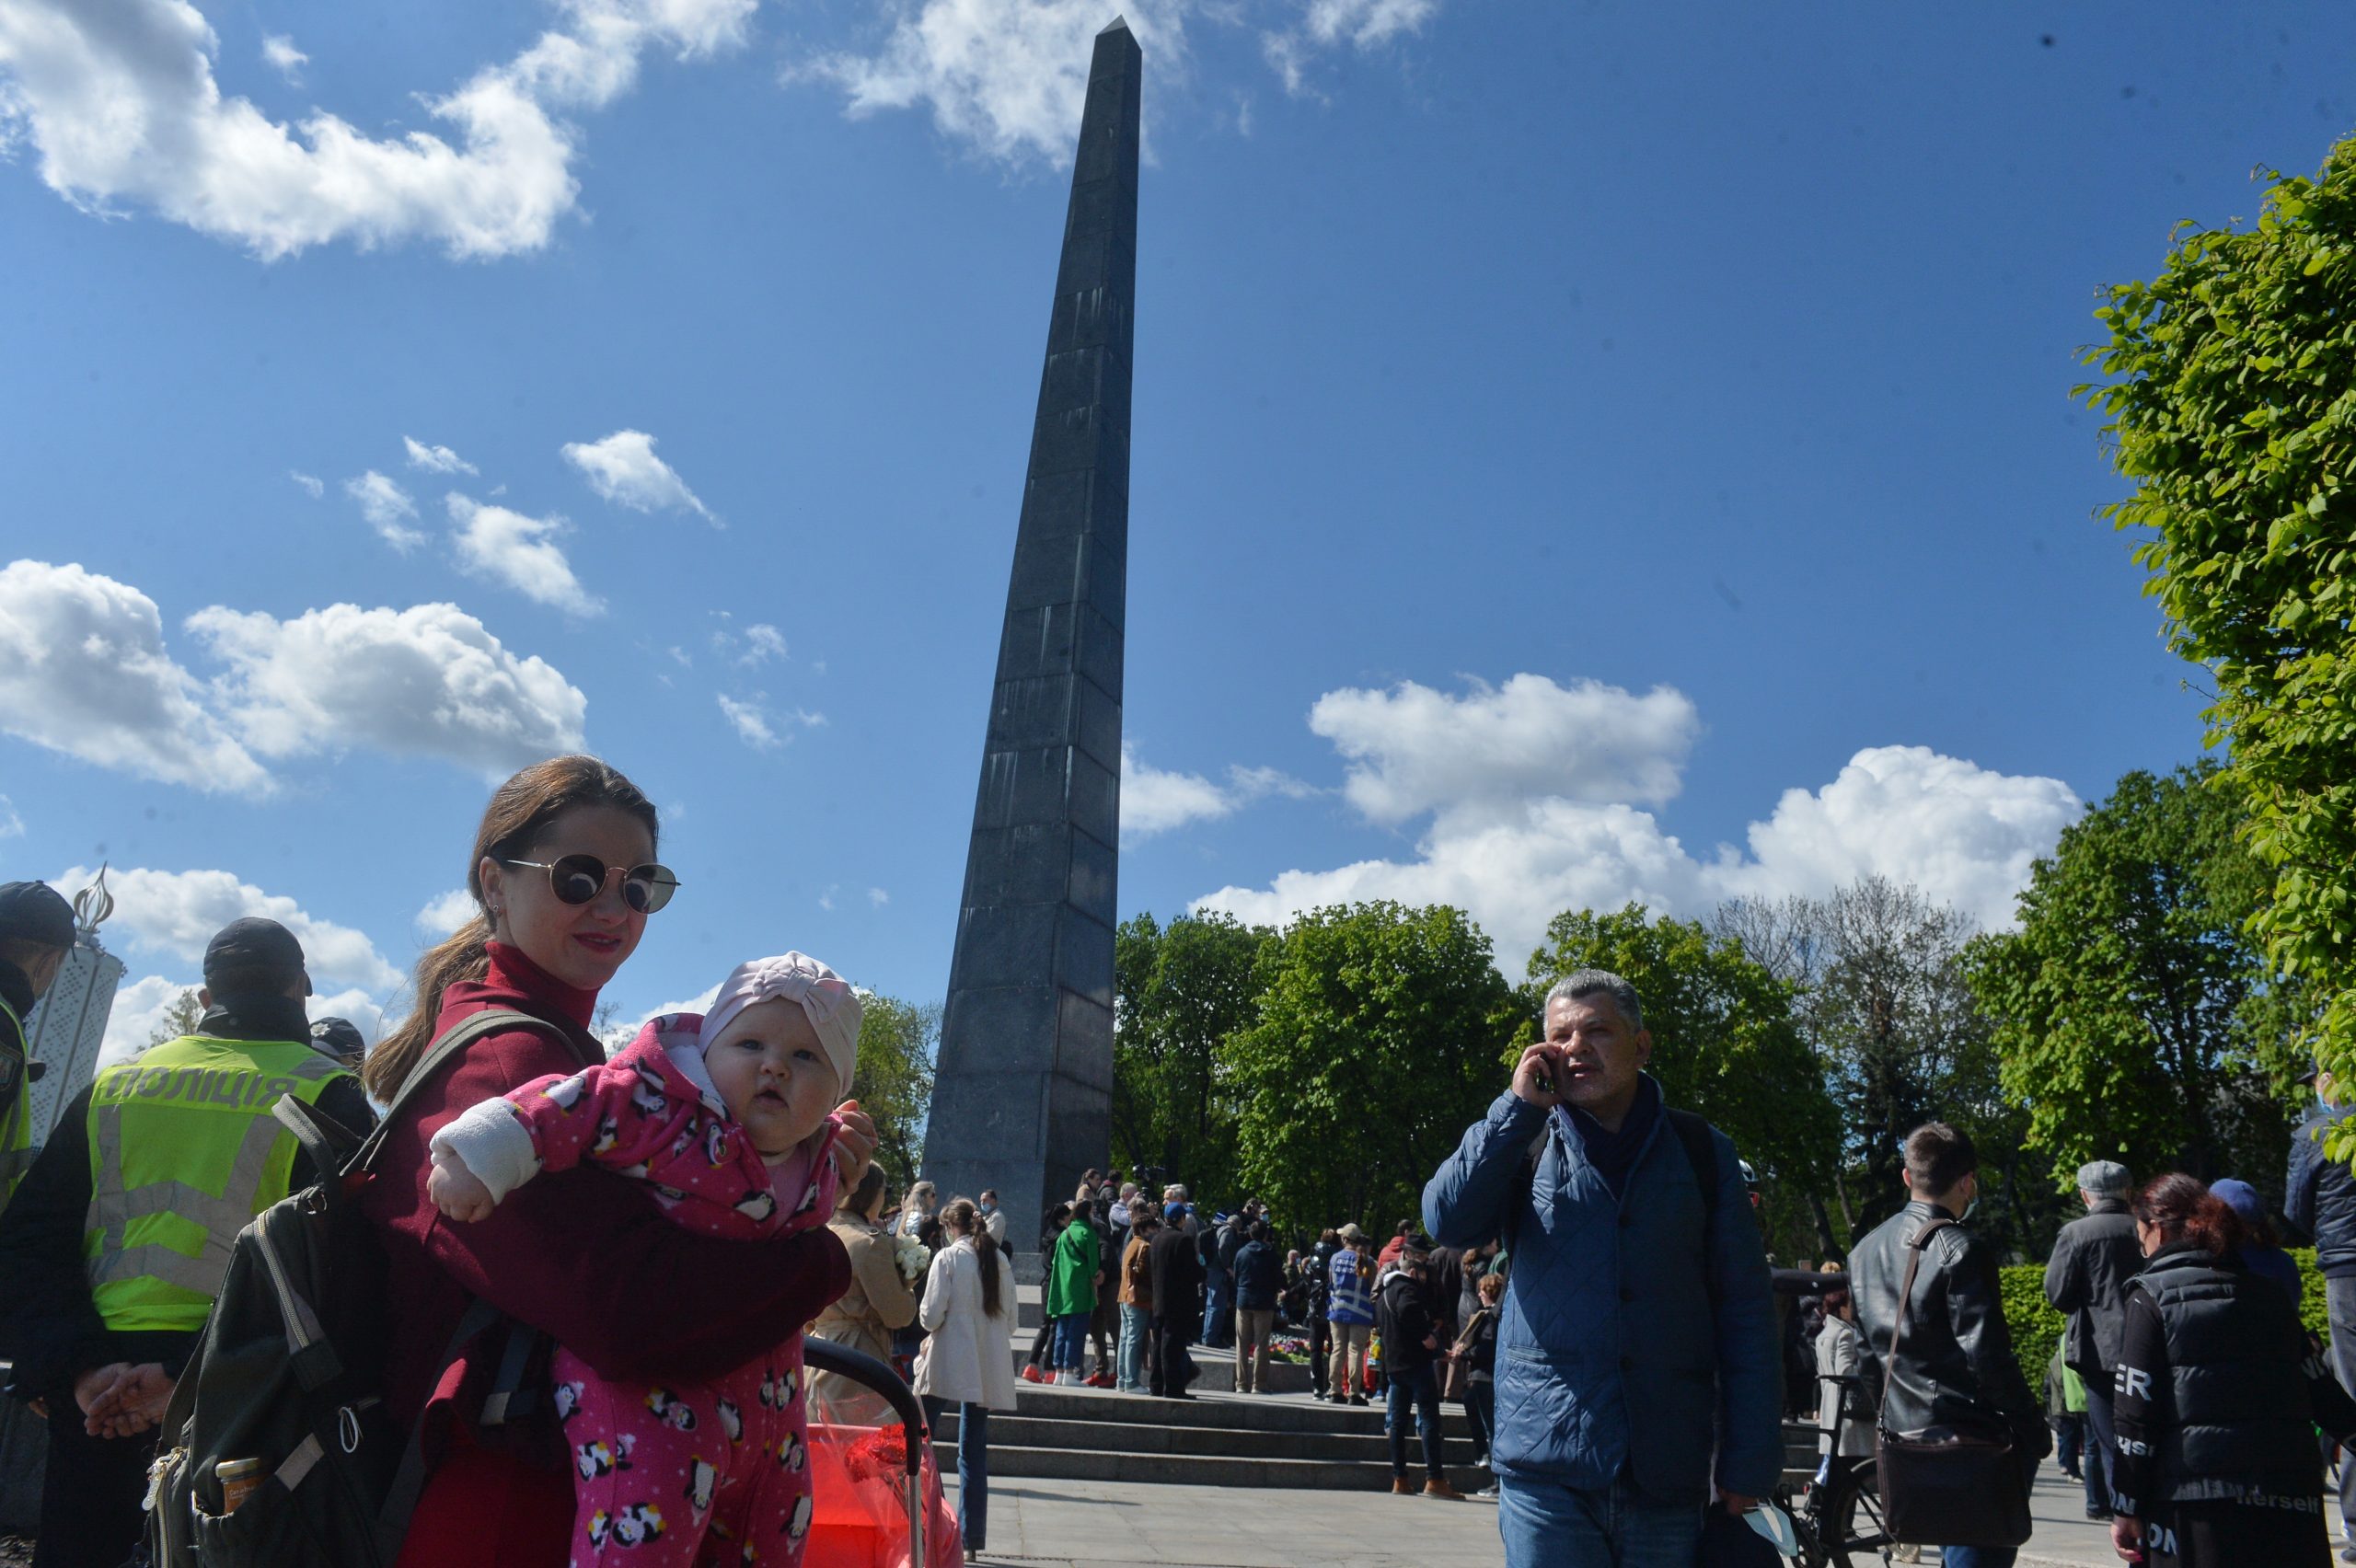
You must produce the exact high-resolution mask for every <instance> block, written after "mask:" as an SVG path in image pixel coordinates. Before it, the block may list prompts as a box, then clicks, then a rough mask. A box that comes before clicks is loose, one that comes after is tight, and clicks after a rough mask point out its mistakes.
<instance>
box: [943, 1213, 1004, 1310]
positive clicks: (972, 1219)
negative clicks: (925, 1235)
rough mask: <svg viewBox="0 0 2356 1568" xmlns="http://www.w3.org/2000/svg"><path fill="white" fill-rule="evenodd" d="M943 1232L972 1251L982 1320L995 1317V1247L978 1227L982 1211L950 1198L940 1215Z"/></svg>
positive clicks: (995, 1243) (996, 1278)
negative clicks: (978, 1273)
mask: <svg viewBox="0 0 2356 1568" xmlns="http://www.w3.org/2000/svg"><path fill="white" fill-rule="evenodd" d="M941 1228H943V1229H947V1230H953V1231H955V1232H956V1233H957V1238H958V1239H959V1240H961V1241H963V1242H964V1243H965V1245H967V1246H968V1247H971V1248H972V1249H973V1250H974V1256H975V1258H976V1261H978V1262H980V1263H981V1265H982V1316H983V1317H985V1318H995V1317H997V1316H998V1313H999V1299H998V1243H997V1242H995V1241H993V1240H991V1239H990V1233H989V1230H988V1228H987V1227H985V1226H984V1225H983V1224H982V1211H981V1210H979V1209H977V1208H976V1207H975V1206H974V1200H973V1199H971V1198H952V1199H950V1200H949V1206H948V1207H947V1208H945V1209H942V1210H941Z"/></svg>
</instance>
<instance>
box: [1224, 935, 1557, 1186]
mask: <svg viewBox="0 0 2356 1568" xmlns="http://www.w3.org/2000/svg"><path fill="white" fill-rule="evenodd" d="M1256 974H1257V978H1258V980H1259V983H1260V992H1261V994H1260V997H1259V1016H1258V1020H1257V1021H1256V1022H1254V1023H1253V1025H1252V1026H1251V1027H1250V1028H1248V1029H1245V1030H1243V1031H1242V1032H1239V1033H1235V1034H1231V1035H1229V1036H1228V1037H1227V1038H1226V1039H1225V1040H1224V1041H1222V1042H1221V1043H1220V1044H1219V1047H1218V1064H1219V1067H1220V1069H1221V1072H1222V1073H1223V1075H1224V1078H1225V1081H1226V1082H1227V1083H1228V1084H1229V1085H1230V1086H1231V1087H1232V1090H1233V1093H1234V1096H1235V1106H1236V1121H1235V1138H1236V1157H1237V1175H1238V1177H1239V1178H1240V1179H1241V1181H1242V1183H1243V1185H1244V1186H1245V1187H1246V1188H1248V1189H1249V1191H1250V1192H1251V1193H1253V1194H1254V1195H1257V1196H1259V1197H1263V1198H1265V1199H1266V1200H1267V1202H1268V1204H1269V1206H1270V1207H1271V1208H1272V1209H1273V1210H1274V1211H1275V1212H1276V1216H1277V1217H1278V1219H1279V1220H1281V1221H1282V1222H1283V1223H1284V1224H1286V1225H1287V1226H1289V1227H1296V1228H1316V1227H1320V1226H1327V1225H1339V1224H1341V1223H1343V1222H1344V1221H1345V1220H1357V1221H1359V1222H1360V1223H1362V1224H1365V1225H1367V1226H1368V1228H1369V1229H1375V1228H1380V1231H1383V1232H1388V1231H1389V1230H1390V1228H1391V1227H1392V1223H1393V1222H1395V1221H1396V1220H1398V1219H1400V1218H1402V1217H1404V1216H1409V1215H1414V1214H1418V1213H1420V1212H1421V1211H1422V1199H1423V1189H1424V1183H1425V1182H1426V1181H1428V1180H1429V1179H1430V1178H1431V1175H1432V1172H1433V1171H1435V1170H1438V1168H1439V1164H1440V1161H1441V1160H1443V1159H1446V1158H1447V1157H1448V1154H1449V1151H1450V1150H1451V1149H1453V1148H1454V1147H1456V1144H1457V1141H1458V1140H1459V1139H1460V1138H1461V1137H1462V1136H1463V1135H1464V1129H1465V1128H1466V1127H1467V1126H1469V1125H1471V1124H1472V1122H1473V1121H1474V1120H1475V1119H1477V1118H1478V1117H1479V1116H1480V1114H1481V1113H1482V1111H1483V1110H1484V1108H1485V1107H1486V1106H1487V1104H1488V1103H1489V1101H1492V1100H1494V1099H1495V1098H1496V1096H1497V1095H1498V1094H1499V1093H1500V1092H1501V1091H1503V1090H1504V1089H1505V1087H1506V1084H1507V1072H1506V1069H1505V1067H1504V1066H1503V1065H1502V1064H1503V1061H1504V1057H1505V1052H1506V1050H1507V1042H1508V1041H1510V1040H1511V1039H1513V1038H1514V1037H1515V1035H1516V1033H1517V1032H1519V1030H1520V1029H1521V1028H1523V1027H1524V1025H1523V1022H1522V1020H1521V1019H1520V1018H1519V1013H1520V1011H1521V1009H1520V1008H1519V1006H1518V1005H1517V999H1516V997H1515V995H1514V993H1513V991H1512V989H1511V988H1510V987H1509V986H1507V984H1506V982H1505V978H1504V976H1502V975H1500V974H1498V973H1497V970H1496V964H1495V963H1494V962H1493V961H1492V956H1491V951H1490V947H1489V939H1488V938H1487V937H1485V936H1484V935H1482V934H1481V930H1480V928H1479V927H1477V926H1475V925H1474V924H1473V923H1472V920H1471V919H1469V918H1468V917H1466V916H1465V914H1464V912H1463V911H1461V910H1460V909H1451V908H1449V907H1447V906H1446V905H1437V906H1434V907H1431V908H1425V909H1410V908H1405V907H1403V906H1402V905H1396V904H1390V903H1376V904H1357V905H1348V906H1346V907H1345V906H1340V905H1335V906H1333V907H1329V908H1324V909H1317V910H1312V911H1311V912H1309V913H1307V914H1305V915H1302V916H1301V917H1299V919H1297V920H1296V921H1294V922H1293V924H1292V925H1291V927H1290V928H1288V929H1287V930H1286V931H1285V933H1284V935H1283V936H1282V937H1281V938H1279V939H1277V940H1275V941H1273V942H1271V943H1269V944H1268V945H1267V946H1266V947H1265V948H1264V949H1263V950H1262V951H1261V954H1260V961H1259V964H1258V968H1257V971H1256Z"/></svg>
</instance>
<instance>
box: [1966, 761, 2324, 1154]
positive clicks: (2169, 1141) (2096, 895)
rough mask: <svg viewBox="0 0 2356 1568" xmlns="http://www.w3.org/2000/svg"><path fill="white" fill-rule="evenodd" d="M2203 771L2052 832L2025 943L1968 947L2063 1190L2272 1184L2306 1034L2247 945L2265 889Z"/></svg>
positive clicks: (2232, 809) (2235, 811)
mask: <svg viewBox="0 0 2356 1568" xmlns="http://www.w3.org/2000/svg"><path fill="white" fill-rule="evenodd" d="M2217 772H2218V769H2217V767H2216V765H2215V764H2214V763H2206V762H2204V763H2203V764H2201V765H2200V766H2199V767H2188V768H2181V769H2178V770H2177V772H2176V773H2174V774H2171V775H2168V776H2166V777H2164V778H2155V777H2154V776H2153V775H2151V774H2149V773H2142V772H2136V773H2130V774H2128V775H2127V776H2126V777H2125V778H2121V779H2120V780H2119V785H2118V788H2117V789H2115V790H2113V791H2112V792H2111V796H2110V798H2109V799H2108V800H2107V801H2103V802H2102V803H2101V804H2100V805H2098V806H2096V807H2095V808H2094V809H2093V810H2092V811H2090V812H2088V813H2086V815H2085V816H2084V817H2083V818H2081V819H2080V820H2079V821H2078V822H2077V823H2075V824H2073V825H2072V826H2070V827H2068V828H2066V829H2064V830H2063V832H2062V834H2061V843H2060V844H2059V845H2058V846H2057V847H2055V849H2054V852H2053V855H2052V858H2051V859H2041V860H2038V862H2037V863H2036V865H2035V866H2034V867H2033V868H2032V869H2031V870H2030V872H2029V884H2028V887H2027V889H2026V890H2025V891H2024V892H2023V893H2022V894H2021V898H2020V917H2021V926H2020V929H2019V930H2018V931H2015V932H2008V933H2003V934H1999V935H1992V936H1988V937H1983V938H1981V939H1980V940H1978V941H1977V942H1975V943H1974V944H1973V946H1972V950H1971V953H1970V958H1969V973H1970V979H1971V985H1972V987H1973V989H1974V990H1975V991H1976V992H1977V993H1978V995H1979V997H1980V999H1981V1005H1982V1006H1983V1007H1984V1008H1985V1009H1987V1011H1988V1013H1989V1014H1990V1016H1991V1017H1992V1018H1993V1019H1994V1020H1996V1036H1995V1038H1996V1046H1997V1050H1998V1053H1999V1055H2001V1057H2002V1059H2003V1063H2004V1087H2005V1089H2006V1090H2008V1091H2009V1092H2010V1093H2011V1094H2012V1095H2013V1096H2015V1098H2016V1099H2018V1100H2019V1101H2021V1103H2022V1104H2024V1105H2025V1106H2026V1107H2027V1111H2028V1127H2027V1140H2028V1141H2029V1142H2030V1143H2032V1144H2034V1145H2036V1146H2038V1147H2041V1148H2045V1149H2049V1150H2050V1151H2051V1153H2052V1155H2053V1157H2054V1180H2055V1182H2056V1184H2057V1185H2058V1186H2061V1187H2063V1188H2067V1187H2068V1186H2069V1185H2071V1184H2072V1183H2073V1182H2074V1180H2075V1172H2076V1170H2077V1168H2078V1166H2079V1165H2081V1164H2082V1163H2084V1162H2085V1161H2086V1160H2089V1159H2118V1160H2121V1161H2123V1162H2124V1163H2125V1164H2126V1165H2127V1167H2128V1169H2129V1170H2133V1171H2134V1172H2135V1173H2136V1174H2137V1175H2138V1176H2145V1175H2151V1174H2155V1173H2157V1172H2159V1171H2162V1170H2187V1171H2189V1172H2191V1173H2192V1174H2193V1175H2195V1176H2198V1177H2200V1178H2201V1179H2202V1180H2204V1181H2213V1180H2214V1179H2216V1178H2217V1177H2220V1176H2224V1175H2237V1176H2242V1177H2244V1178H2246V1179H2251V1180H2255V1181H2258V1182H2262V1183H2268V1184H2271V1182H2273V1181H2275V1180H2277V1179H2279V1178H2278V1177H2277V1173H2278V1172H2280V1171H2281V1169H2282V1164H2283V1158H2282V1157H2283V1150H2284V1147H2285V1139H2286V1138H2287V1136H2288V1127H2287V1119H2286V1113H2285V1108H2284V1100H2283V1097H2282V1096H2283V1091H2284V1090H2287V1088H2288V1086H2289V1080H2290V1078H2291V1077H2292V1070H2293V1069H2292V1052H2293V1046H2292V1037H2293V1036H2294V1035H2295V1033H2296V1032H2297V1028H2298V1024H2299V1021H2300V1012H2301V996H2300V993H2299V992H2298V991H2297V990H2296V989H2295V988H2290V989H2285V988H2278V987H2273V986H2269V984H2268V974H2269V965H2268V963H2266V959H2265V955H2264V954H2263V953H2262V952H2261V951H2259V950H2258V945H2257V943H2256V941H2255V940H2252V939H2251V938H2250V937H2248V936H2247V935H2246V930H2245V928H2246V923H2247V920H2248V917H2249V915H2250V913H2251V910H2252V907H2253V906H2254V905H2255V904H2257V903H2258V901H2259V900H2260V899H2262V897H2263V894H2264V887H2265V881H2266V878H2265V875H2264V872H2263V870H2262V869H2260V868H2259V867H2258V866H2257V864H2256V863H2255V861H2254V860H2253V859H2252V857H2251V855H2250V852H2249V850H2248V848H2247V847H2246V846H2245V845H2243V844H2242V843H2240V842H2239V841H2238V839H2237V830H2238V828H2239V827H2240V825H2241V812H2240V810H2239V805H2238V798H2237V797H2236V796H2235V795H2234V794H2231V793H2228V792H2226V791H2224V790H2218V789H2216V788H2214V787H2213V786H2214V781H2215V778H2216V774H2217Z"/></svg>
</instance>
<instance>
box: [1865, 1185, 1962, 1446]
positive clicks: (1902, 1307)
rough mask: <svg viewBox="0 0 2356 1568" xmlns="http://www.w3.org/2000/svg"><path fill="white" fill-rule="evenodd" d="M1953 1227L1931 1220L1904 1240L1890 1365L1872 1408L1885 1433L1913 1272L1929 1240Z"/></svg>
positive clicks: (1951, 1222)
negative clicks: (1903, 1271) (1903, 1270)
mask: <svg viewBox="0 0 2356 1568" xmlns="http://www.w3.org/2000/svg"><path fill="white" fill-rule="evenodd" d="M1954 1224H1955V1221H1954V1220H1951V1219H1934V1220H1933V1221H1931V1223H1930V1224H1928V1225H1926V1226H1924V1227H1923V1228H1922V1229H1920V1230H1918V1231H1916V1232H1915V1233H1914V1234H1913V1235H1912V1236H1911V1237H1909V1238H1908V1239H1907V1242H1906V1279H1905V1282H1904V1283H1903V1284H1901V1285H1900V1286H1899V1287H1898V1316H1897V1317H1896V1318H1895V1319H1894V1320H1891V1322H1890V1325H1889V1364H1888V1366H1885V1367H1884V1368H1883V1369H1882V1378H1881V1403H1880V1404H1878V1405H1877V1406H1876V1407H1875V1408H1874V1424H1875V1425H1876V1426H1878V1427H1880V1428H1881V1429H1882V1430H1883V1431H1885V1432H1887V1431H1888V1430H1889V1420H1888V1415H1889V1386H1890V1385H1891V1384H1892V1383H1895V1382H1897V1381H1898V1342H1899V1341H1900V1340H1902V1339H1904V1338H1905V1337H1906V1311H1907V1309H1908V1307H1909V1306H1911V1304H1912V1302H1913V1299H1914V1271H1915V1270H1916V1269H1917V1268H1918V1267H1920V1266H1921V1265H1922V1262H1923V1248H1925V1247H1927V1246H1928V1245H1930V1241H1931V1238H1932V1237H1934V1236H1935V1235H1937V1234H1938V1233H1939V1232H1940V1231H1942V1230H1946V1229H1948V1228H1952V1227H1953V1226H1954Z"/></svg>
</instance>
